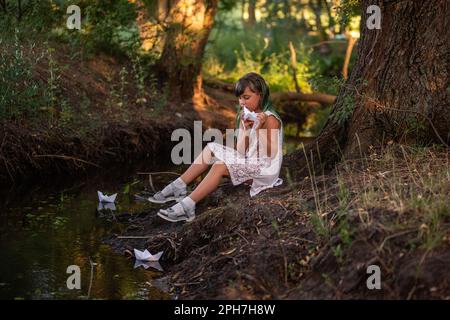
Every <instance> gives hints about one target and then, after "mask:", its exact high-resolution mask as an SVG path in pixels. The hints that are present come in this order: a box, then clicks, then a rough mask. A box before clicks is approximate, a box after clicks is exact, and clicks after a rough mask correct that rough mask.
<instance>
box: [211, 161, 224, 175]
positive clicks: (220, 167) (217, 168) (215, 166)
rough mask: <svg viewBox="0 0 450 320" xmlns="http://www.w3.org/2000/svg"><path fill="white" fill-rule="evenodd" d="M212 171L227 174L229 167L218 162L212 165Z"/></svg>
mask: <svg viewBox="0 0 450 320" xmlns="http://www.w3.org/2000/svg"><path fill="white" fill-rule="evenodd" d="M211 170H214V171H217V172H220V173H222V174H225V173H226V172H227V166H226V165H225V163H224V162H223V161H216V162H214V164H213V165H212V168H211Z"/></svg>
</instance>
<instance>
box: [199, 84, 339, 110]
mask: <svg viewBox="0 0 450 320" xmlns="http://www.w3.org/2000/svg"><path fill="white" fill-rule="evenodd" d="M204 83H205V84H206V85H207V86H209V87H212V88H217V89H222V90H224V91H228V92H232V93H234V84H232V83H228V82H224V81H220V80H211V79H209V80H206V79H205V80H204ZM271 97H272V99H273V100H274V102H277V103H280V102H281V103H283V102H288V101H289V102H296V101H299V102H316V103H320V104H328V105H329V104H333V103H334V102H335V101H336V96H333V95H331V94H327V93H321V92H316V93H299V92H275V93H273V94H271Z"/></svg>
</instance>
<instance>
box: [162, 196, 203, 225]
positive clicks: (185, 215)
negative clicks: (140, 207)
mask: <svg viewBox="0 0 450 320" xmlns="http://www.w3.org/2000/svg"><path fill="white" fill-rule="evenodd" d="M158 216H160V217H161V218H163V219H165V220H167V221H170V222H179V221H188V222H190V221H192V220H194V219H195V207H192V208H190V207H188V206H186V205H185V204H184V203H183V201H180V202H178V203H177V204H175V205H173V206H172V207H170V208H167V209H161V210H159V212H158Z"/></svg>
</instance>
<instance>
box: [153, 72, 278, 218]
mask: <svg viewBox="0 0 450 320" xmlns="http://www.w3.org/2000/svg"><path fill="white" fill-rule="evenodd" d="M235 95H236V96H237V97H238V98H239V105H240V110H239V111H238V113H237V116H236V129H238V130H237V143H236V147H235V148H230V147H227V146H224V145H221V144H218V143H215V142H210V143H208V144H207V145H206V146H205V148H204V149H203V151H202V152H201V153H200V155H199V156H198V157H197V158H196V159H195V160H194V162H193V163H192V164H191V166H190V167H189V168H188V169H187V170H186V171H185V172H184V173H183V174H182V175H181V176H180V177H179V178H178V179H176V180H175V181H173V182H171V183H170V184H169V185H167V186H166V187H165V188H164V189H162V190H161V191H159V192H157V193H156V194H154V195H153V196H152V197H150V198H149V201H151V202H154V203H165V202H168V201H171V200H181V201H179V202H178V203H177V204H175V205H173V206H172V207H170V208H168V209H161V210H159V212H158V215H159V216H160V217H161V218H163V219H165V220H168V221H171V222H177V221H192V220H193V219H194V218H195V205H196V203H198V202H199V201H200V200H202V199H203V198H205V197H206V196H207V195H208V194H210V193H211V192H213V191H214V190H215V189H216V188H217V186H218V185H219V183H220V180H221V178H222V177H224V176H229V177H230V178H231V182H232V183H233V185H239V184H241V183H243V182H247V183H249V182H251V188H250V196H251V197H253V196H255V195H256V194H258V193H259V192H261V191H262V190H264V189H267V188H271V187H275V186H277V185H280V184H281V183H282V182H283V181H282V180H281V179H280V178H279V174H280V168H281V162H282V159H283V148H282V143H283V127H282V122H281V118H280V116H279V115H278V113H277V112H276V111H275V110H274V108H273V106H272V103H271V102H270V101H269V87H268V86H267V83H266V81H265V80H264V79H263V78H262V77H261V76H260V75H259V74H257V73H253V72H252V73H248V74H246V75H245V76H243V77H242V78H241V79H239V81H238V82H237V83H236V86H235ZM249 115H250V117H249ZM249 118H250V119H249ZM210 165H212V166H211V169H210V171H209V172H208V174H207V175H206V177H205V178H204V179H203V180H202V181H201V183H200V184H199V185H198V186H197V187H196V188H195V190H194V191H193V192H192V193H191V194H190V195H189V196H186V187H187V185H188V184H189V183H191V182H192V181H194V179H195V178H197V177H198V176H200V175H201V174H202V173H203V172H204V171H206V170H207V169H208V167H209V166H210Z"/></svg>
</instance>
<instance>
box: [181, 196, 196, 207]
mask: <svg viewBox="0 0 450 320" xmlns="http://www.w3.org/2000/svg"><path fill="white" fill-rule="evenodd" d="M181 202H183V204H184V205H185V206H186V207H188V208H195V201H194V200H192V199H191V198H190V197H185V198H184V199H183V200H181Z"/></svg>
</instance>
